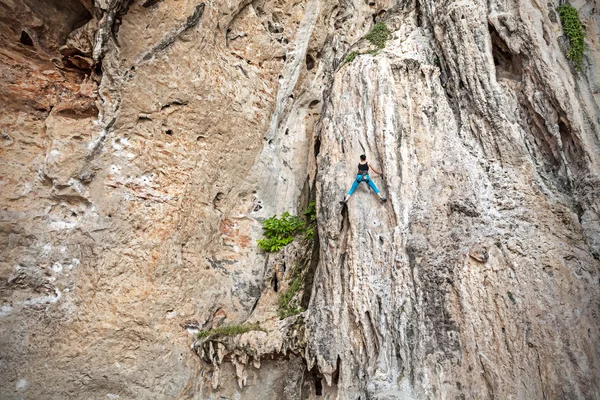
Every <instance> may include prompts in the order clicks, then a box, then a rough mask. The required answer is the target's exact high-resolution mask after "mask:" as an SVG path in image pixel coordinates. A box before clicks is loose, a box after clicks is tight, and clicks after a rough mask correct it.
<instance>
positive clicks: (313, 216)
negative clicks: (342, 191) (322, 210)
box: [302, 200, 317, 222]
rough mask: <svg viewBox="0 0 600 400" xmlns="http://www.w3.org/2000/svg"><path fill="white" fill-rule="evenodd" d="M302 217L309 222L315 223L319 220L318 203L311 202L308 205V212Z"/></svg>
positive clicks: (303, 213)
mask: <svg viewBox="0 0 600 400" xmlns="http://www.w3.org/2000/svg"><path fill="white" fill-rule="evenodd" d="M302 215H304V216H305V217H306V220H307V222H315V221H316V220H317V202H316V201H314V200H313V201H311V202H310V203H308V206H307V207H306V210H304V211H303V212H302Z"/></svg>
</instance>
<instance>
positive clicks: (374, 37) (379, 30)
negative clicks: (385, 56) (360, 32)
mask: <svg viewBox="0 0 600 400" xmlns="http://www.w3.org/2000/svg"><path fill="white" fill-rule="evenodd" d="M389 37H390V30H389V29H388V27H387V25H386V24H384V23H382V22H378V23H376V24H375V26H374V27H373V29H371V31H370V32H369V33H367V36H365V38H366V39H367V40H368V41H369V42H371V43H373V44H374V45H375V46H376V47H377V48H378V49H383V48H384V47H385V42H386V41H387V40H388V38H389Z"/></svg>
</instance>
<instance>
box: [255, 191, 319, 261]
mask: <svg viewBox="0 0 600 400" xmlns="http://www.w3.org/2000/svg"><path fill="white" fill-rule="evenodd" d="M302 214H303V215H304V217H305V219H306V220H305V221H304V220H302V218H299V217H297V216H295V215H291V214H290V213H288V212H287V211H286V212H284V213H283V214H281V218H277V216H275V215H274V216H272V217H271V218H268V219H266V220H264V221H263V222H262V226H263V230H264V234H265V236H266V238H265V239H260V240H258V247H260V248H261V249H263V250H265V251H268V252H269V253H273V252H276V251H279V250H281V249H282V248H283V247H284V246H287V245H288V244H290V243H292V242H293V241H294V237H295V236H296V235H297V234H299V233H302V232H304V237H305V238H306V239H314V237H315V225H316V221H317V203H316V202H314V201H312V202H310V203H309V204H308V207H307V208H306V210H304V211H303V212H302Z"/></svg>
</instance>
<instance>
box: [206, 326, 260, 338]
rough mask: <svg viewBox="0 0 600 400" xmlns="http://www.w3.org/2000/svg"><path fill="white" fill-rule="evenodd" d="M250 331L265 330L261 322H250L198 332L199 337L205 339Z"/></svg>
mask: <svg viewBox="0 0 600 400" xmlns="http://www.w3.org/2000/svg"><path fill="white" fill-rule="evenodd" d="M250 331H264V329H262V328H261V327H260V325H259V324H248V325H229V326H222V327H220V328H215V329H209V330H206V331H200V332H198V335H197V336H198V339H204V338H207V337H215V338H216V337H223V336H235V335H241V334H242V333H246V332H250Z"/></svg>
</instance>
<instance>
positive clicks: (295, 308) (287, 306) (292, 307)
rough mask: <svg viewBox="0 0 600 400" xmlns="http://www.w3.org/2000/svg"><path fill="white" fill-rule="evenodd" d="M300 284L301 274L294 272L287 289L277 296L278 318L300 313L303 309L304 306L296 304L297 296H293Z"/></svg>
mask: <svg viewBox="0 0 600 400" xmlns="http://www.w3.org/2000/svg"><path fill="white" fill-rule="evenodd" d="M301 286H302V274H296V275H295V276H294V277H293V278H292V281H291V282H290V285H289V286H288V288H287V290H286V291H285V292H283V293H282V294H281V297H279V309H278V310H277V312H278V313H279V318H281V319H283V318H287V317H291V316H292V315H296V314H300V313H301V312H303V311H304V308H302V307H301V306H300V305H299V304H298V299H297V297H295V295H296V293H298V291H299V290H300V287H301Z"/></svg>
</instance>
